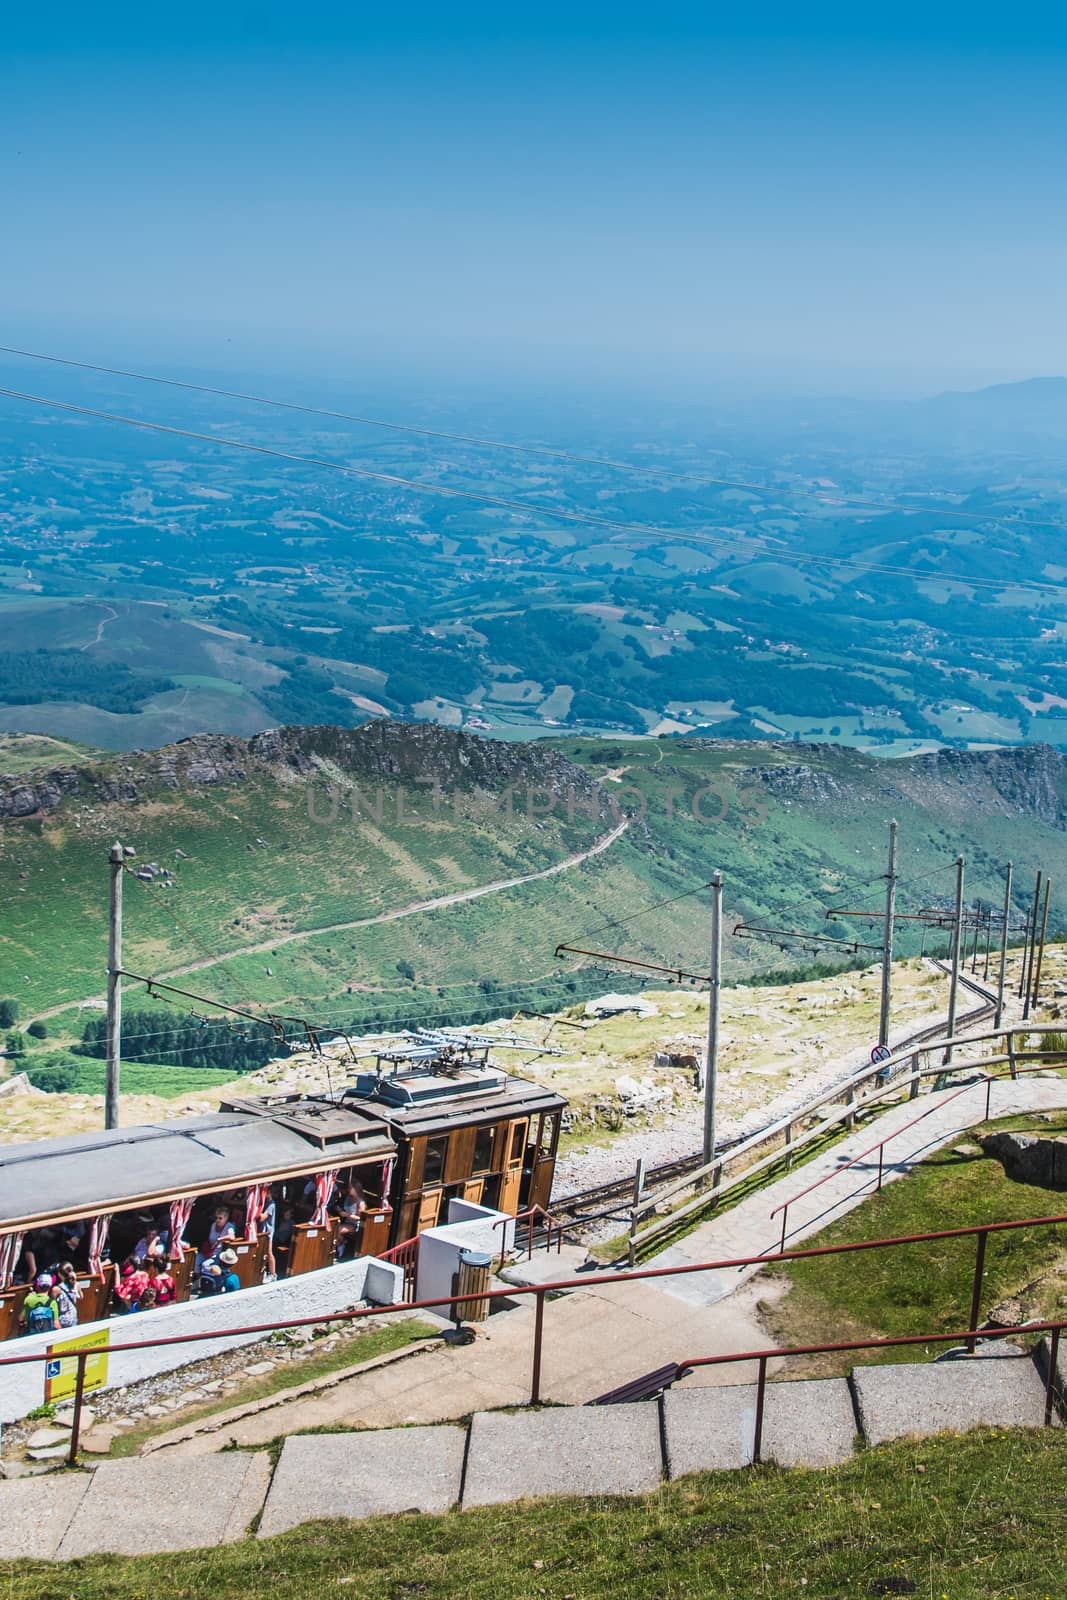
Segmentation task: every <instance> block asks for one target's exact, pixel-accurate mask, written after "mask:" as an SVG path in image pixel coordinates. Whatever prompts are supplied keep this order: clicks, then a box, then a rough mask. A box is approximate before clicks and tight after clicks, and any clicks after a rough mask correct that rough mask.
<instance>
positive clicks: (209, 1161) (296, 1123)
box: [0, 1098, 396, 1231]
mask: <svg viewBox="0 0 1067 1600" xmlns="http://www.w3.org/2000/svg"><path fill="white" fill-rule="evenodd" d="M395 1150H396V1145H395V1143H394V1140H393V1138H392V1136H391V1134H390V1132H389V1129H388V1127H387V1126H386V1125H385V1122H384V1120H383V1119H382V1118H381V1117H378V1116H376V1115H375V1114H374V1112H373V1111H371V1110H364V1109H363V1108H362V1107H360V1106H353V1105H339V1104H337V1103H335V1102H334V1101H331V1100H327V1099H312V1098H304V1099H302V1100H300V1101H299V1102H298V1103H297V1104H287V1105H278V1106H274V1105H271V1104H270V1102H268V1101H266V1100H263V1101H258V1102H257V1101H254V1100H248V1101H244V1102H240V1103H235V1106H234V1108H233V1109H229V1108H225V1107H224V1108H222V1109H220V1110H219V1111H217V1112H214V1113H211V1114H209V1115H207V1116H199V1117H174V1118H173V1119H170V1120H167V1121H165V1122H157V1123H146V1124H142V1125H139V1126H135V1127H129V1128H113V1129H110V1130H108V1131H106V1132H100V1133H76V1134H70V1135H68V1136H66V1137H64V1138H61V1139H42V1140H37V1141H35V1142H33V1143H27V1144H17V1145H4V1146H0V1228H2V1229H6V1230H9V1231H10V1230H11V1229H14V1228H24V1227H33V1226H35V1225H37V1224H40V1223H44V1222H48V1221H52V1220H58V1219H60V1218H62V1219H63V1220H73V1219H75V1218H77V1217H89V1216H95V1215H97V1214H98V1213H100V1212H109V1211H122V1210H129V1209H131V1208H132V1207H134V1206H139V1205H154V1204H158V1203H159V1202H161V1201H163V1200H168V1199H172V1198H174V1197H175V1196H179V1195H180V1196H193V1195H197V1194H214V1193H218V1192H219V1191H221V1190H225V1189H227V1188H238V1187H241V1186H243V1185H246V1184H250V1183H256V1182H259V1181H265V1180H267V1179H274V1178H284V1177H286V1176H287V1175H296V1174H299V1173H305V1172H319V1171H322V1170H324V1169H326V1168H331V1167H338V1166H350V1165H353V1164H355V1163H357V1162H362V1161H373V1160H384V1159H385V1158H386V1157H388V1156H391V1155H392V1154H394V1152H395Z"/></svg>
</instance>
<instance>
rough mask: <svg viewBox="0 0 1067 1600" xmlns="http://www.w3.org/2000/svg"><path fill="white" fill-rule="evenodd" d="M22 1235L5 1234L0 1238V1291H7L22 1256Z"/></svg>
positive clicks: (23, 1236) (23, 1235)
mask: <svg viewBox="0 0 1067 1600" xmlns="http://www.w3.org/2000/svg"><path fill="white" fill-rule="evenodd" d="M25 1237H26V1235H25V1234H24V1233H5V1234H4V1235H3V1237H2V1238H0V1289H8V1288H10V1286H11V1280H12V1278H13V1277H14V1275H15V1268H16V1267H17V1266H18V1264H19V1256H20V1255H21V1254H22V1241H23V1239H24V1238H25Z"/></svg>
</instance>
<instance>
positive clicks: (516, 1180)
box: [499, 1117, 529, 1216]
mask: <svg viewBox="0 0 1067 1600" xmlns="http://www.w3.org/2000/svg"><path fill="white" fill-rule="evenodd" d="M528 1127H529V1122H528V1119H527V1118H526V1117H522V1118H520V1119H519V1120H518V1121H517V1122H512V1123H510V1124H509V1126H508V1132H507V1139H506V1142H505V1145H504V1150H505V1157H504V1173H503V1176H502V1177H501V1180H500V1200H499V1207H500V1210H501V1211H509V1212H510V1213H511V1215H512V1216H514V1215H515V1213H516V1212H517V1211H518V1209H519V1196H520V1194H521V1193H522V1163H523V1157H524V1156H525V1154H526V1133H527V1129H528Z"/></svg>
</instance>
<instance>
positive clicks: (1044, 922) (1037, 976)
mask: <svg viewBox="0 0 1067 1600" xmlns="http://www.w3.org/2000/svg"><path fill="white" fill-rule="evenodd" d="M1051 893H1052V879H1051V878H1046V879H1045V906H1044V910H1043V911H1042V913H1041V937H1040V939H1039V941H1038V946H1037V961H1036V962H1035V964H1034V992H1033V1006H1034V1010H1035V1011H1036V1010H1037V1001H1038V996H1039V995H1040V993H1041V968H1042V967H1043V965H1044V962H1045V934H1046V933H1047V931H1048V902H1049V895H1050V894H1051Z"/></svg>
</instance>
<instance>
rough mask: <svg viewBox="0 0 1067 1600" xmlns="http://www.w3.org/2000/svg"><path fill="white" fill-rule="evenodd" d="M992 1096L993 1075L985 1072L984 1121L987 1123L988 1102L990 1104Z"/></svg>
mask: <svg viewBox="0 0 1067 1600" xmlns="http://www.w3.org/2000/svg"><path fill="white" fill-rule="evenodd" d="M992 1094H993V1074H992V1073H991V1072H987V1073H986V1079H985V1119H986V1121H987V1122H988V1121H989V1107H990V1102H991V1099H992Z"/></svg>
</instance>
